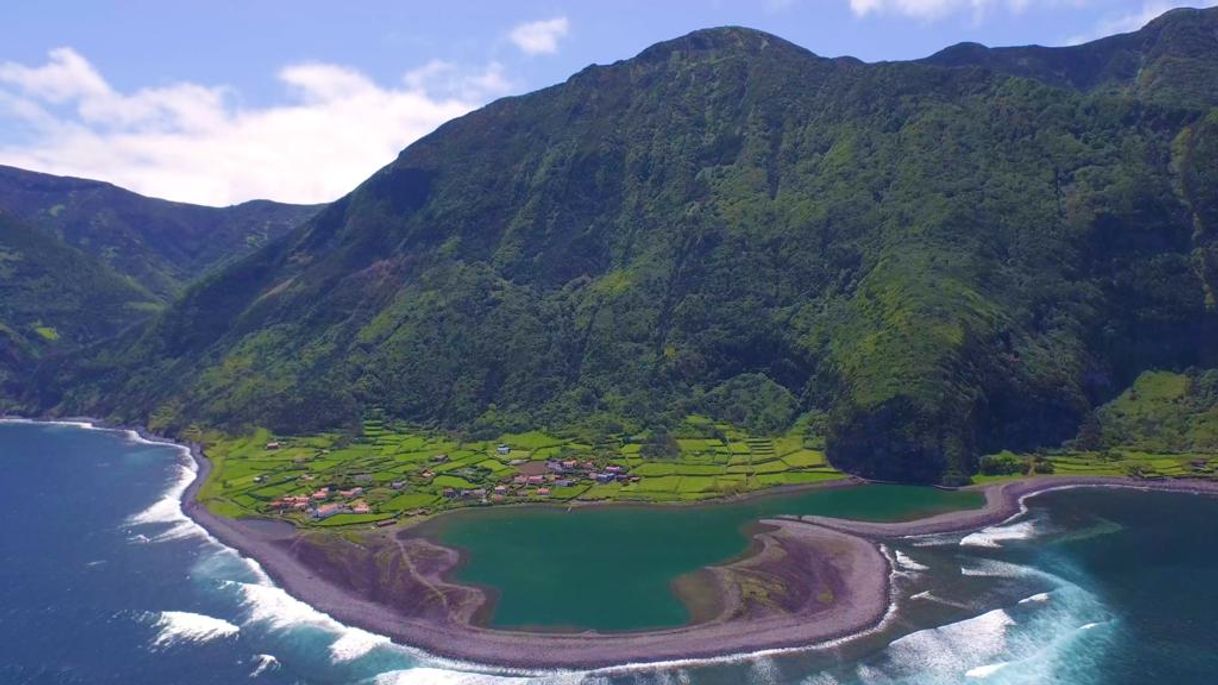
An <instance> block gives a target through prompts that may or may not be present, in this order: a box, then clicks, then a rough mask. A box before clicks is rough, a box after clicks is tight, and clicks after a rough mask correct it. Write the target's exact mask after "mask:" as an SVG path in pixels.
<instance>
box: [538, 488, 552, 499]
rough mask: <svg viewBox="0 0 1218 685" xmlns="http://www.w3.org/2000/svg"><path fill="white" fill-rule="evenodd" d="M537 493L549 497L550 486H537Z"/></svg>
mask: <svg viewBox="0 0 1218 685" xmlns="http://www.w3.org/2000/svg"><path fill="white" fill-rule="evenodd" d="M537 494H538V495H539V496H541V497H549V496H550V488H537Z"/></svg>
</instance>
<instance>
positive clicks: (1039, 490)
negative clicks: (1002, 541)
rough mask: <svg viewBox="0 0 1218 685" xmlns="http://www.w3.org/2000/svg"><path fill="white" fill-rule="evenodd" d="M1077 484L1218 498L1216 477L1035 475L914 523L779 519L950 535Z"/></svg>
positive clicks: (872, 531)
mask: <svg viewBox="0 0 1218 685" xmlns="http://www.w3.org/2000/svg"><path fill="white" fill-rule="evenodd" d="M1073 488H1123V489H1132V490H1144V491H1152V492H1176V493H1183V494H1195V495H1211V496H1218V481H1207V480H1183V479H1175V480H1167V479H1165V480H1146V479H1134V478H1128V477H1123V476H1034V477H1031V478H1021V479H1019V480H1012V481H1007V482H1005V483H995V484H992V485H982V486H969V488H967V489H973V490H977V491H980V492H983V493H984V494H985V504H984V505H983V506H982V507H981V508H980V509H963V510H960V511H950V512H946V513H942V514H936V515H935V516H928V517H926V518H921V519H915V520H911V521H893V522H874V521H854V520H850V519H839V518H834V517H830V516H814V515H808V516H789V517H781V518H784V519H787V520H792V521H801V522H803V523H808V524H811V525H816V526H821V527H824V528H830V529H833V530H836V531H838V532H841V533H848V534H851V535H859V536H862V537H866V538H868V539H872V540H891V539H895V538H908V537H921V536H926V535H941V534H948V533H967V532H972V531H977V530H981V529H983V528H988V527H990V526H996V525H1000V524H1002V523H1005V522H1007V521H1010V520H1011V519H1013V518H1015V517H1017V516H1019V515H1021V514H1023V513H1025V512H1026V511H1027V507H1026V504H1025V502H1026V501H1027V500H1028V499H1029V498H1032V497H1036V496H1037V495H1042V494H1045V493H1047V492H1054V491H1057V490H1069V489H1073Z"/></svg>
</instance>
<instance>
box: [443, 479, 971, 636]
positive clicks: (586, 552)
mask: <svg viewBox="0 0 1218 685" xmlns="http://www.w3.org/2000/svg"><path fill="white" fill-rule="evenodd" d="M982 503H983V498H982V496H981V495H980V494H978V493H973V492H947V491H943V490H936V489H933V488H919V487H910V486H898V485H869V486H863V487H852V488H843V489H829V490H810V491H804V492H800V493H790V494H782V495H773V496H768V497H759V498H753V499H747V500H742V501H739V502H730V503H715V504H708V505H698V506H667V507H665V506H650V507H649V506H612V507H584V508H576V509H573V510H571V511H567V510H565V509H559V508H551V507H528V508H498V509H479V510H473V511H467V512H461V513H458V514H453V515H450V516H447V517H444V518H442V519H441V520H440V521H439V522H438V523H437V531H438V537H439V539H440V540H441V541H442V542H443V543H444V544H446V545H450V546H454V547H457V548H459V549H462V550H464V551H465V552H466V553H467V559H466V563H465V564H464V565H463V566H462V568H460V569H459V570H458V572H457V578H458V579H459V580H461V581H463V582H466V583H475V584H478V585H482V586H485V587H489V588H493V589H494V590H496V591H497V592H498V594H499V600H498V603H497V605H496V607H495V611H494V614H493V616H492V618H491V624H492V625H494V626H498V627H502V628H539V629H589V628H591V629H596V630H601V631H626V630H642V629H652V628H662V627H673V626H680V625H683V624H685V623H687V622H688V621H689V619H690V616H689V611H688V610H687V609H686V607H685V606H684V605H683V604H682V603H681V602H680V601H679V600H678V599H677V597H676V595H675V594H674V593H673V591H672V582H673V580H674V579H676V578H677V577H679V576H681V575H683V574H686V573H690V572H692V571H695V570H697V569H699V568H701V567H703V566H706V565H708V564H714V563H718V562H722V561H725V560H728V559H731V558H732V557H734V556H737V555H739V554H740V553H742V552H744V551H745V549H746V548H747V546H748V537H747V535H746V532H745V529H746V528H747V526H748V525H749V524H750V523H752V522H755V521H757V520H758V519H762V518H765V517H768V516H776V515H780V514H822V515H829V516H839V517H845V518H855V519H867V520H886V521H891V520H899V519H910V518H918V517H922V516H927V515H930V514H935V513H939V512H943V511H950V510H952V509H966V508H972V507H979V506H981V505H982Z"/></svg>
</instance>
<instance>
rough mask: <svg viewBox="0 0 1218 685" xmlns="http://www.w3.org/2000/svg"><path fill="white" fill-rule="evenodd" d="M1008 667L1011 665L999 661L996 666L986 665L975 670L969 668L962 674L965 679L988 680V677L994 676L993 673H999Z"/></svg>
mask: <svg viewBox="0 0 1218 685" xmlns="http://www.w3.org/2000/svg"><path fill="white" fill-rule="evenodd" d="M1010 665H1011V664H1010V662H1007V661H1000V662H998V663H996V664H986V665H985V666H978V667H976V668H970V669H969V670H967V671H965V672H964V677H965V678H977V679H980V678H989V677H990V676H992V675H994V674H995V673H997V672H999V671H1001V670H1002V669H1004V668H1006V667H1007V666H1010Z"/></svg>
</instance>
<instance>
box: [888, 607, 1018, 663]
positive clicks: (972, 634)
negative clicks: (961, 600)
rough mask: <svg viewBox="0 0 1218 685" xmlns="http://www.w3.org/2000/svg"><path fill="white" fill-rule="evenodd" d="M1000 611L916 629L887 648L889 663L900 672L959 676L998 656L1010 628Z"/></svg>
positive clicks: (1008, 620)
mask: <svg viewBox="0 0 1218 685" xmlns="http://www.w3.org/2000/svg"><path fill="white" fill-rule="evenodd" d="M1014 623H1015V622H1014V621H1013V620H1012V619H1011V616H1010V615H1009V614H1007V612H1006V611H1005V610H1003V609H994V610H993V611H989V612H986V613H984V614H981V615H980V616H977V617H974V618H970V619H966V620H964V621H959V622H957V623H951V624H948V625H945V626H941V627H938V628H930V629H927V630H920V631H918V632H916V633H910V634H909V635H906V636H905V637H902V638H900V639H898V640H896V641H894V642H893V643H892V644H891V645H889V646H888V649H887V652H888V655H889V657H890V660H891V661H892V662H893V663H895V664H899V665H900V666H901V668H902V669H910V670H917V671H933V672H936V673H950V672H955V673H961V672H964V671H967V670H968V669H970V668H973V667H974V665H975V664H977V663H979V662H987V661H991V660H993V658H994V657H995V656H997V655H999V654H1000V653H1001V652H1002V650H1003V648H1004V647H1005V646H1006V633H1007V628H1008V627H1010V626H1012V625H1014Z"/></svg>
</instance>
